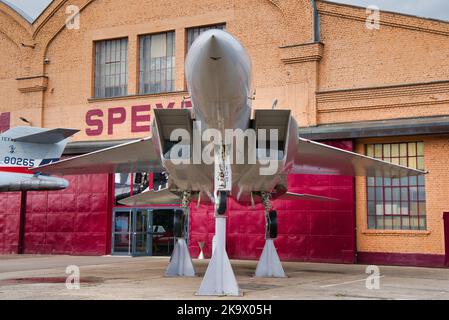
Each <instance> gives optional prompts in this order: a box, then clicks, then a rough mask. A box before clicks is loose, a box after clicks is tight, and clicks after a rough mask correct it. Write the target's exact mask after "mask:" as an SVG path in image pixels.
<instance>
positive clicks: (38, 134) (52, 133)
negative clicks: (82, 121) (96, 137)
mask: <svg viewBox="0 0 449 320" xmlns="http://www.w3.org/2000/svg"><path fill="white" fill-rule="evenodd" d="M78 131H79V130H75V129H64V128H57V129H44V128H36V127H16V128H13V129H10V130H8V131H6V132H4V133H3V134H2V135H3V136H6V137H8V138H10V139H14V140H16V141H19V142H29V143H42V144H53V143H58V142H60V141H62V140H64V139H67V138H69V137H71V136H73V135H74V134H75V133H77V132H78Z"/></svg>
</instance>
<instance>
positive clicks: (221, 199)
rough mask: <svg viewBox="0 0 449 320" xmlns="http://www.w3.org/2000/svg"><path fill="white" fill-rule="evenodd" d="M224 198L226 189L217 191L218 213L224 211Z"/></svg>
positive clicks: (223, 212)
mask: <svg viewBox="0 0 449 320" xmlns="http://www.w3.org/2000/svg"><path fill="white" fill-rule="evenodd" d="M226 198H227V195H226V191H219V192H218V208H217V213H218V214H225V213H226Z"/></svg>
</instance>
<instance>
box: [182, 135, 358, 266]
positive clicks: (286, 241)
mask: <svg viewBox="0 0 449 320" xmlns="http://www.w3.org/2000/svg"><path fill="white" fill-rule="evenodd" d="M329 144H330V145H332V146H336V147H339V148H342V149H345V150H353V144H352V142H351V141H343V142H332V143H329ZM289 191H291V192H297V193H310V194H316V195H322V196H328V197H333V198H337V199H340V201H336V202H316V201H275V202H274V203H273V206H274V208H275V209H276V210H277V211H278V231H279V235H278V238H277V239H276V240H275V241H274V243H275V246H276V247H277V249H278V253H279V256H280V258H281V259H282V260H284V261H285V260H296V261H298V260H299V261H317V262H338V263H353V262H354V261H355V260H354V259H355V212H354V201H355V197H354V179H353V178H351V177H335V176H313V175H291V176H289ZM228 208H229V213H228V217H227V243H226V246H227V250H228V254H229V256H230V258H234V259H257V258H259V256H260V254H261V252H262V249H263V246H264V243H265V240H264V234H265V218H264V214H263V208H262V205H257V206H256V208H255V209H252V208H248V207H246V206H240V205H239V204H237V203H236V202H235V201H232V200H229V202H228ZM214 229H215V222H214V211H213V207H212V206H200V208H196V206H195V205H192V208H191V216H190V251H191V253H192V255H193V257H196V256H198V254H199V247H198V242H199V241H206V245H205V248H204V254H205V256H206V257H210V256H211V251H212V237H213V235H214Z"/></svg>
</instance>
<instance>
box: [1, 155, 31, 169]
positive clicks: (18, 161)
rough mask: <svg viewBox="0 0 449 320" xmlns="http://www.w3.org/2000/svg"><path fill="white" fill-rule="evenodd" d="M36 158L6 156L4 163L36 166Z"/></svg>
mask: <svg viewBox="0 0 449 320" xmlns="http://www.w3.org/2000/svg"><path fill="white" fill-rule="evenodd" d="M34 161H35V160H34V159H27V158H16V157H5V158H4V159H3V164H10V165H13V166H25V167H34Z"/></svg>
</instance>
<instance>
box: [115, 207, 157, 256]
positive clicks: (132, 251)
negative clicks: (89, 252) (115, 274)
mask: <svg viewBox="0 0 449 320" xmlns="http://www.w3.org/2000/svg"><path fill="white" fill-rule="evenodd" d="M138 210H146V211H147V212H148V213H149V214H148V216H147V219H148V220H147V239H146V248H147V249H146V252H145V253H138V252H136V235H137V232H136V216H137V211H138ZM123 211H125V212H129V214H130V217H131V226H130V227H128V230H129V231H128V234H129V242H130V244H129V245H128V248H129V249H128V252H115V235H116V232H115V215H116V213H117V212H123ZM152 229H153V210H152V209H150V208H114V209H113V210H112V230H111V233H112V237H111V238H112V245H111V255H115V256H132V257H135V256H151V255H152V253H153V252H152V250H153V248H152V240H153V239H152Z"/></svg>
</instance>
